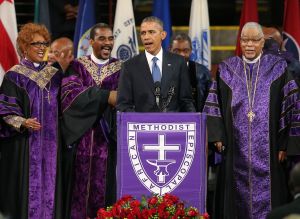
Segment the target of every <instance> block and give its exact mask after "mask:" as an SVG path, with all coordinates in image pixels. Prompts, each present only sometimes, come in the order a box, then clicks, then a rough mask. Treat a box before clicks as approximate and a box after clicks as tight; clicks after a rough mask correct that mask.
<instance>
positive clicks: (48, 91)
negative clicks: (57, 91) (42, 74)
mask: <svg viewBox="0 0 300 219" xmlns="http://www.w3.org/2000/svg"><path fill="white" fill-rule="evenodd" d="M50 89H51V81H50V82H49V88H48V89H47V88H46V86H45V91H47V97H46V98H47V99H48V103H49V104H50V103H51V100H50Z"/></svg>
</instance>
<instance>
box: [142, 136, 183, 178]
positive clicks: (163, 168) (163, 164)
mask: <svg viewBox="0 0 300 219" xmlns="http://www.w3.org/2000/svg"><path fill="white" fill-rule="evenodd" d="M143 150H144V151H158V159H148V160H147V162H148V163H149V164H150V165H152V166H155V167H156V168H157V169H156V170H155V171H154V174H155V175H156V176H157V182H158V183H165V177H166V176H168V175H169V172H168V166H169V165H170V164H174V163H176V161H175V160H171V159H166V152H167V151H174V152H177V151H180V145H167V144H166V141H165V135H161V134H159V135H158V145H143Z"/></svg>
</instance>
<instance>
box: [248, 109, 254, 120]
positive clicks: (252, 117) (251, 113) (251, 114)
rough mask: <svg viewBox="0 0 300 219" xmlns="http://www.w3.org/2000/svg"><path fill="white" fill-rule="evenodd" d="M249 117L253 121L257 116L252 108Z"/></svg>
mask: <svg viewBox="0 0 300 219" xmlns="http://www.w3.org/2000/svg"><path fill="white" fill-rule="evenodd" d="M247 117H248V119H249V122H253V119H254V117H255V113H254V112H253V111H252V110H250V111H249V113H248V114H247Z"/></svg>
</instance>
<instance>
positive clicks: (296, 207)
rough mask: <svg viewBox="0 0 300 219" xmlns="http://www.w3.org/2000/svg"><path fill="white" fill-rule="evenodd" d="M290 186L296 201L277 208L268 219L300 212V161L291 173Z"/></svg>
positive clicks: (280, 217)
mask: <svg viewBox="0 0 300 219" xmlns="http://www.w3.org/2000/svg"><path fill="white" fill-rule="evenodd" d="M289 185H290V188H291V193H292V194H293V195H294V201H293V202H291V203H289V204H286V205H283V206H281V207H278V208H275V209H274V210H273V211H271V213H270V214H269V215H268V216H267V219H282V218H284V217H286V216H288V215H291V214H300V163H298V164H296V165H295V166H294V168H293V169H292V171H291V173H290V184H289Z"/></svg>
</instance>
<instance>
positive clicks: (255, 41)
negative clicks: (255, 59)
mask: <svg viewBox="0 0 300 219" xmlns="http://www.w3.org/2000/svg"><path fill="white" fill-rule="evenodd" d="M261 39H262V37H260V38H256V39H248V38H241V42H242V43H244V44H247V43H250V42H252V43H253V44H257V43H259V42H260V41H261Z"/></svg>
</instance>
